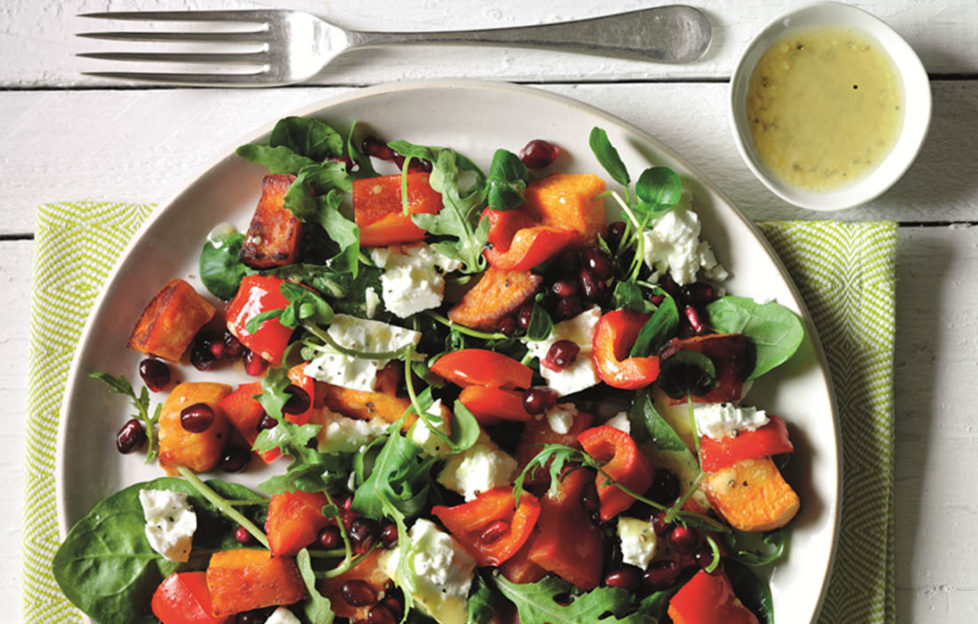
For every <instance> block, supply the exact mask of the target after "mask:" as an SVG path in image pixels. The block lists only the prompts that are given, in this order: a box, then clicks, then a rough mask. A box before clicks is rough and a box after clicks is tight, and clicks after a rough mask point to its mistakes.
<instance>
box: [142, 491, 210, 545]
mask: <svg viewBox="0 0 978 624" xmlns="http://www.w3.org/2000/svg"><path fill="white" fill-rule="evenodd" d="M139 504H140V505H142V507H143V517H144V518H146V529H145V530H146V539H147V540H148V541H149V545H150V546H151V547H152V548H153V550H155V551H156V552H158V553H160V554H161V555H163V556H164V557H165V558H166V559H169V560H170V561H180V562H184V561H187V560H189V559H190V547H191V544H192V542H193V538H194V532H195V531H196V530H197V514H195V513H194V511H193V509H191V508H190V505H189V504H188V503H187V495H186V494H184V493H183V492H174V491H172V490H139Z"/></svg>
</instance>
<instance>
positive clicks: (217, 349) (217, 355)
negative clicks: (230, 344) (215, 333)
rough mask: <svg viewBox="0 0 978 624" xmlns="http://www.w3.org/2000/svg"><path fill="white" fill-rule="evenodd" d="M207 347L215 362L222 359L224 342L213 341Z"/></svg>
mask: <svg viewBox="0 0 978 624" xmlns="http://www.w3.org/2000/svg"><path fill="white" fill-rule="evenodd" d="M208 347H209V348H210V350H211V355H213V356H214V359H215V360H219V359H221V358H222V357H224V340H223V339H221V340H215V341H213V342H211V343H210V344H209V345H208Z"/></svg>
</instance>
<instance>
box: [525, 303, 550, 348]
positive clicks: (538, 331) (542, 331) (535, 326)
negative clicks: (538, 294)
mask: <svg viewBox="0 0 978 624" xmlns="http://www.w3.org/2000/svg"><path fill="white" fill-rule="evenodd" d="M553 333H554V322H553V319H551V318H550V315H549V314H547V311H546V310H544V309H543V306H541V305H540V304H539V303H536V302H534V303H533V313H532V314H530V324H529V325H527V327H526V339H527V340H546V339H548V338H550V336H551V335H552V334H553Z"/></svg>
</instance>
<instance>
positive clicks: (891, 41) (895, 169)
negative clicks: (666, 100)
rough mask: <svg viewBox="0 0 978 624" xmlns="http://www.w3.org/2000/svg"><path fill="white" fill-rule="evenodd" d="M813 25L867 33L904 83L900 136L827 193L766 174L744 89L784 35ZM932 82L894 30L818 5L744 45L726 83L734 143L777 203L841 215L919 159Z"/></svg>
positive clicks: (853, 12)
mask: <svg viewBox="0 0 978 624" xmlns="http://www.w3.org/2000/svg"><path fill="white" fill-rule="evenodd" d="M811 26H840V27H846V28H854V29H858V30H861V31H863V32H865V33H866V34H867V35H869V36H870V37H872V38H873V39H875V40H876V41H877V42H879V44H880V46H881V47H882V48H883V50H885V51H886V53H887V54H889V56H890V58H891V59H893V64H894V65H895V66H896V68H897V71H898V72H899V74H900V77H901V79H902V81H903V100H904V119H903V128H902V130H901V131H900V137H899V138H898V139H897V142H896V144H895V145H894V146H893V150H892V151H891V152H890V153H889V155H887V157H886V158H885V159H884V160H883V162H882V163H880V164H879V166H878V167H876V169H874V170H873V171H871V172H870V173H869V174H868V175H866V176H864V177H862V178H860V179H859V180H857V181H855V182H853V183H851V184H849V185H846V186H844V187H840V188H837V189H833V190H829V191H821V192H818V191H809V190H805V189H799V188H796V187H792V186H789V185H787V184H785V183H784V182H783V181H781V180H780V179H779V178H778V177H777V176H775V175H774V174H773V173H771V172H770V171H768V169H767V167H765V165H764V163H763V162H762V161H761V159H760V157H759V155H758V154H757V150H756V149H755V148H754V139H753V137H752V135H751V131H750V124H749V122H748V119H747V89H748V86H749V84H750V77H751V74H752V73H753V71H754V67H755V66H756V65H757V62H758V61H759V60H760V59H761V57H762V56H763V55H764V53H765V52H766V51H767V50H768V49H769V48H770V47H771V45H773V44H774V43H775V42H776V41H778V40H779V39H780V38H781V37H782V36H783V35H784V34H785V33H787V32H789V31H791V30H796V29H800V28H808V27H811ZM930 112H931V95H930V81H929V80H928V78H927V72H926V71H925V70H924V66H923V64H922V63H921V62H920V59H919V58H917V54H916V53H915V52H914V51H913V48H911V47H910V45H909V44H908V43H907V42H906V41H904V40H903V38H902V37H900V35H898V34H897V33H896V32H895V31H894V30H893V29H892V28H890V27H889V26H887V25H886V24H885V23H883V22H882V21H880V20H879V19H877V18H876V17H874V16H872V15H870V14H869V13H866V12H865V11H863V10H862V9H857V8H856V7H852V6H848V5H845V4H838V3H836V2H820V3H818V4H812V5H809V6H806V7H804V8H801V9H798V10H797V11H792V12H791V13H787V14H785V15H783V16H781V17H779V18H778V19H776V20H774V21H773V22H771V24H770V25H768V27H767V28H765V29H764V30H762V31H761V33H760V34H759V35H757V36H756V37H755V38H754V40H753V41H751V42H750V44H748V46H747V49H746V51H744V54H743V56H742V57H741V58H740V62H739V63H738V64H737V69H736V70H734V74H733V79H732V80H731V82H730V115H731V119H730V121H731V127H732V129H733V135H734V141H735V142H736V143H737V149H738V150H739V151H740V155H741V156H742V157H743V159H744V162H746V163H747V166H748V167H750V170H751V171H753V172H754V175H755V176H757V178H758V179H759V180H760V181H761V182H763V183H764V185H765V186H766V187H768V188H769V189H770V190H771V192H772V193H774V194H775V195H777V196H778V197H780V198H781V199H783V200H785V201H787V202H790V203H792V204H794V205H796V206H801V207H802V208H809V209H811V210H840V209H842V208H850V207H852V206H858V205H859V204H863V203H866V202H868V201H870V200H871V199H874V198H875V197H877V196H879V195H880V194H882V193H883V192H884V191H886V190H887V189H888V188H890V187H891V186H893V184H894V183H896V181H897V180H899V179H900V177H901V176H902V175H903V174H904V172H905V171H906V170H907V168H909V167H910V163H912V162H913V160H914V158H916V157H917V152H918V151H920V146H921V144H922V143H923V142H924V137H925V136H926V134H927V127H928V125H929V124H930Z"/></svg>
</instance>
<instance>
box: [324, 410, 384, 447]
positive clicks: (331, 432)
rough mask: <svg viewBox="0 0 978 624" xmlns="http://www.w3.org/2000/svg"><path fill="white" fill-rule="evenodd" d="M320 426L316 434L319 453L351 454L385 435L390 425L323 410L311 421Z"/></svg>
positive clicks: (381, 419) (381, 420)
mask: <svg viewBox="0 0 978 624" xmlns="http://www.w3.org/2000/svg"><path fill="white" fill-rule="evenodd" d="M311 422H313V424H318V425H322V427H321V428H320V429H319V433H317V434H316V438H317V441H318V443H319V446H318V448H319V452H320V453H352V452H354V451H356V450H358V449H359V448H361V447H363V446H366V445H367V444H370V442H372V441H373V440H374V439H375V438H379V437H380V436H382V435H384V434H385V433H387V428H388V427H389V426H390V423H389V422H387V421H386V420H384V419H383V418H377V417H375V418H372V419H371V420H361V419H359V418H348V417H346V416H343V415H342V414H337V413H336V412H334V411H332V410H330V409H328V408H323V409H322V410H320V411H319V413H318V414H316V415H315V416H313V418H312V419H311Z"/></svg>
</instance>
